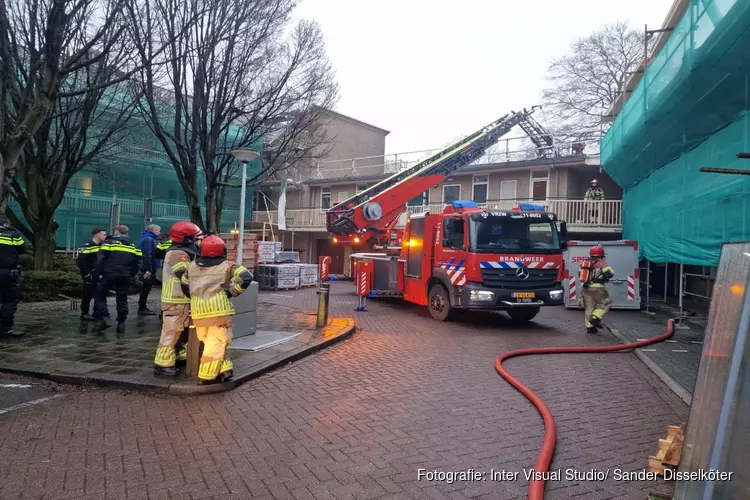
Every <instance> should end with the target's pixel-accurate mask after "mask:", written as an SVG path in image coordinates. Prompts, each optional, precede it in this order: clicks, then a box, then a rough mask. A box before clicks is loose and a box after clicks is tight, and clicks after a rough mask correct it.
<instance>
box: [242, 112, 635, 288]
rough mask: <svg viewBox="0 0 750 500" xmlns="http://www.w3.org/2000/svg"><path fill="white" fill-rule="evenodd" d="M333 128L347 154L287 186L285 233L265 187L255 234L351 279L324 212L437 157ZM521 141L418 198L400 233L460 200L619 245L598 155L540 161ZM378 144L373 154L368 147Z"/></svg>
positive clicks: (615, 202) (575, 153)
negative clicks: (547, 220)
mask: <svg viewBox="0 0 750 500" xmlns="http://www.w3.org/2000/svg"><path fill="white" fill-rule="evenodd" d="M332 124H333V126H334V127H336V130H337V131H338V139H339V140H341V139H342V138H343V141H342V144H344V145H347V149H343V150H337V148H338V140H337V141H336V144H335V146H334V149H333V150H332V152H331V155H330V156H329V157H328V158H326V159H325V160H324V161H320V162H319V163H317V164H316V165H311V166H310V169H309V171H307V172H306V173H305V174H304V175H300V176H299V177H298V180H297V181H296V182H294V183H289V182H287V183H286V207H285V213H284V215H285V220H286V223H287V224H286V225H287V228H286V230H285V231H278V229H277V227H278V226H277V224H278V218H279V212H278V210H276V206H274V202H275V201H277V200H278V199H279V196H280V190H281V183H280V182H278V181H269V182H266V183H264V185H262V186H261V187H260V190H259V193H258V198H257V199H256V202H258V201H261V203H258V204H256V206H255V210H254V215H253V221H254V224H253V230H255V231H258V232H263V230H264V229H265V233H264V235H262V236H261V237H265V238H267V239H270V238H274V239H276V240H277V241H282V242H283V246H284V248H285V249H288V250H292V249H293V250H296V251H299V252H300V254H301V258H302V260H303V261H304V262H311V263H314V262H317V258H318V256H320V255H330V256H331V257H332V263H331V270H332V272H333V273H334V274H343V275H349V274H350V271H351V270H350V269H349V265H350V262H349V261H350V259H349V254H350V253H351V251H352V250H351V248H347V247H341V246H338V245H335V244H333V243H332V242H331V241H330V239H329V234H328V233H327V231H326V227H325V213H326V210H327V209H329V208H331V207H332V206H334V205H336V204H337V203H339V202H341V201H344V200H346V199H348V198H349V197H351V196H353V195H355V194H356V193H359V192H361V191H364V190H365V189H367V188H368V187H370V186H372V185H374V184H376V183H377V182H379V181H381V180H383V179H385V178H386V177H388V176H389V175H392V174H394V173H396V172H398V171H401V170H403V169H405V168H408V167H409V166H411V165H413V164H414V163H416V162H417V161H419V160H421V159H422V158H424V157H426V156H428V155H429V154H431V153H432V152H434V151H419V152H410V153H403V154H389V155H385V154H384V151H385V137H386V135H387V132H386V131H384V130H382V129H379V128H377V127H372V126H370V125H367V124H364V123H362V122H356V121H351V120H349V119H345V117H343V118H341V117H334V119H333V120H332ZM349 137H357V138H360V140H361V142H359V143H358V144H361V145H362V147H363V150H362V151H361V152H360V155H361V156H355V157H348V156H346V155H347V154H351V153H352V152H355V151H356V149H355V148H353V147H349V145H350V144H351V143H352V142H351V141H350V140H348V138H349ZM521 139H522V138H520V137H516V138H511V139H506V140H503V141H501V142H500V143H499V144H498V145H497V147H495V148H493V152H491V153H488V154H486V155H485V156H484V157H483V158H481V159H479V160H477V161H476V162H474V163H473V164H472V165H468V166H466V167H464V168H462V169H460V170H459V171H458V172H456V173H455V174H454V175H453V176H451V177H450V178H448V179H446V180H445V181H443V182H441V183H440V184H438V185H437V186H434V187H433V188H431V189H430V190H429V191H427V192H425V193H422V194H421V195H418V196H416V197H415V199H413V200H412V201H411V202H409V203H408V204H407V206H406V207H405V213H404V215H403V216H402V217H401V219H400V221H399V226H401V227H403V224H404V223H405V221H406V214H407V213H419V212H424V211H430V212H436V211H441V212H442V210H443V208H444V206H445V205H446V204H449V203H451V202H453V201H455V200H459V199H460V200H473V201H476V202H477V203H479V204H480V206H483V207H487V208H492V209H509V208H513V207H514V206H516V205H517V204H518V203H519V202H526V201H533V202H535V203H538V204H541V205H543V206H544V207H545V208H546V209H547V210H549V211H552V212H555V213H556V214H557V215H558V217H559V218H560V219H561V220H565V221H566V222H568V228H569V229H568V230H569V232H570V235H571V237H572V238H579V239H588V238H597V239H603V240H605V239H606V240H611V239H618V238H619V237H620V234H621V218H620V208H621V197H622V190H621V189H620V187H619V186H618V185H617V184H616V183H615V182H613V181H612V180H611V179H610V178H609V176H608V175H607V174H606V173H605V172H603V171H602V170H601V168H600V166H599V156H598V154H596V153H592V154H587V153H586V152H585V149H584V150H583V151H580V150H577V149H575V148H574V147H573V145H571V144H561V145H557V146H556V148H555V149H556V151H557V155H556V156H555V157H552V158H538V157H537V155H536V154H535V149H534V148H533V147H531V149H529V147H528V146H524V145H523V142H522V140H521ZM376 140H377V141H378V144H377V147H373V143H374V141H376ZM593 146H595V144H594V145H593ZM519 148H520V149H519ZM592 179H597V180H599V183H600V186H601V187H602V188H603V190H604V196H605V199H604V200H602V201H599V202H591V201H586V200H584V194H585V192H586V190H587V189H588V187H589V186H590V182H591V180H592ZM269 200H270V201H271V203H269Z"/></svg>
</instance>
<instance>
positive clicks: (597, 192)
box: [583, 179, 604, 201]
mask: <svg viewBox="0 0 750 500" xmlns="http://www.w3.org/2000/svg"><path fill="white" fill-rule="evenodd" d="M583 199H584V200H588V201H599V200H603V199H604V190H603V189H602V188H600V187H599V181H598V180H596V179H592V180H591V186H590V187H589V188H588V189H587V190H586V194H585V195H584V196H583Z"/></svg>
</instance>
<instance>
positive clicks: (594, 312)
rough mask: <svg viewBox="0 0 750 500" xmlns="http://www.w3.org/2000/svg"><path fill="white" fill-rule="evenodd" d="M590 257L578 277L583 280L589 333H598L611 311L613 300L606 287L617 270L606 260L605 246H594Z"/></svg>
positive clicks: (582, 266) (584, 303) (585, 318)
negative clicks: (605, 316) (606, 315)
mask: <svg viewBox="0 0 750 500" xmlns="http://www.w3.org/2000/svg"><path fill="white" fill-rule="evenodd" d="M589 257H590V259H587V260H585V261H583V262H582V263H581V268H580V270H579V272H578V279H579V281H580V282H581V285H582V288H583V289H582V290H581V298H582V299H583V308H584V323H585V325H586V331H587V332H588V333H596V332H597V331H598V328H599V327H600V326H601V324H602V320H603V319H604V315H605V314H607V311H609V306H610V304H612V300H611V299H610V298H609V293H608V292H607V289H606V288H605V285H606V283H607V281H609V280H611V279H612V278H613V277H614V275H615V272H614V271H613V270H612V268H611V267H609V264H607V262H606V261H605V260H604V247H602V246H599V245H597V246H594V247H592V248H591V250H590V251H589Z"/></svg>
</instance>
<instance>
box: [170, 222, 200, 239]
mask: <svg viewBox="0 0 750 500" xmlns="http://www.w3.org/2000/svg"><path fill="white" fill-rule="evenodd" d="M199 234H201V228H199V227H198V226H196V225H195V224H193V223H192V222H189V221H181V222H177V223H176V224H175V225H174V226H172V229H170V230H169V239H171V240H172V241H173V242H174V243H189V242H191V241H192V240H194V239H195V238H196V236H198V235H199Z"/></svg>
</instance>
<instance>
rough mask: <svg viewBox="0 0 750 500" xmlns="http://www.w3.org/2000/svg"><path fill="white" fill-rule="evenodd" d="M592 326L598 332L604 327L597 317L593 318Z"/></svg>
mask: <svg viewBox="0 0 750 500" xmlns="http://www.w3.org/2000/svg"><path fill="white" fill-rule="evenodd" d="M591 325H592V326H593V327H594V329H595V330H598V329H599V327H600V326H602V320H601V319H599V318H597V317H596V316H593V315H592V316H591Z"/></svg>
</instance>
